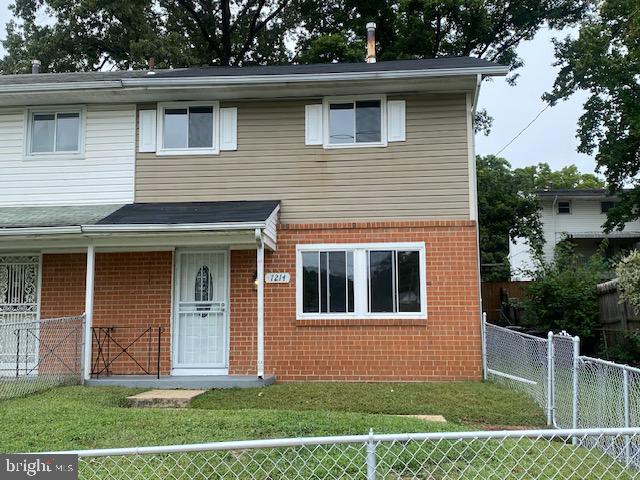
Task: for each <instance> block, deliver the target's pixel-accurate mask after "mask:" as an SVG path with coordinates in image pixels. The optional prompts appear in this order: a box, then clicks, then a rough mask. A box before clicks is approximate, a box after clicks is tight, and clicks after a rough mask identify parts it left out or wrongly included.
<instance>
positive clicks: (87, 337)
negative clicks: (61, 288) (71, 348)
mask: <svg viewBox="0 0 640 480" xmlns="http://www.w3.org/2000/svg"><path fill="white" fill-rule="evenodd" d="M95 263H96V253H95V249H94V247H93V245H89V246H88V247H87V280H86V284H85V299H84V315H85V318H84V363H83V365H84V379H85V380H89V379H90V378H91V345H92V343H93V342H92V336H91V327H92V326H93V284H94V276H95Z"/></svg>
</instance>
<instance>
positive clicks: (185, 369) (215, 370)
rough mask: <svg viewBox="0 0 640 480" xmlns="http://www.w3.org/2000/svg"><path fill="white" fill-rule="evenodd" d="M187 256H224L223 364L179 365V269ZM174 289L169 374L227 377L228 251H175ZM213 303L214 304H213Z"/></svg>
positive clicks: (200, 249)
mask: <svg viewBox="0 0 640 480" xmlns="http://www.w3.org/2000/svg"><path fill="white" fill-rule="evenodd" d="M189 254H223V255H224V257H223V258H224V268H225V272H224V279H225V282H226V286H225V289H224V290H225V297H226V298H225V299H224V301H223V312H222V315H223V321H224V334H223V339H224V353H223V364H216V365H213V364H212V365H210V366H209V365H204V366H200V365H197V364H180V362H179V351H178V349H179V348H180V347H179V345H180V340H179V332H180V295H181V291H182V288H183V286H182V285H181V281H180V277H181V268H182V261H181V257H182V255H189ZM174 256H175V257H174V271H173V279H174V288H173V305H172V312H171V332H172V333H171V374H172V375H228V373H229V343H230V312H229V303H230V297H231V295H230V292H231V278H230V271H231V268H230V254H229V249H225V250H221V249H204V248H198V249H186V248H185V249H176V250H175V253H174ZM214 303H215V302H214Z"/></svg>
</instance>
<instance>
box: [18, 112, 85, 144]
mask: <svg viewBox="0 0 640 480" xmlns="http://www.w3.org/2000/svg"><path fill="white" fill-rule="evenodd" d="M29 115H30V118H29V122H30V123H29V132H30V139H29V153H30V154H33V155H39V154H46V153H49V154H52V153H53V154H57V153H79V152H80V143H81V142H80V135H81V121H80V120H81V112H80V111H59V112H57V111H50V112H38V111H32V112H30V114H29Z"/></svg>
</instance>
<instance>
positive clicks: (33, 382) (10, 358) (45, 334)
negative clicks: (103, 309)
mask: <svg viewBox="0 0 640 480" xmlns="http://www.w3.org/2000/svg"><path fill="white" fill-rule="evenodd" d="M83 323H84V316H77V317H61V318H52V319H47V320H41V321H13V322H11V323H0V400H1V399H6V398H14V397H20V396H23V395H28V394H31V393H34V392H38V391H40V390H44V389H47V388H51V387H55V386H58V385H69V384H75V383H80V381H81V378H82V377H81V358H82V357H81V355H82V344H83V339H82V333H83V329H82V326H83Z"/></svg>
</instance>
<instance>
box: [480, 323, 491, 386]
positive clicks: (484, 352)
mask: <svg viewBox="0 0 640 480" xmlns="http://www.w3.org/2000/svg"><path fill="white" fill-rule="evenodd" d="M480 334H481V336H482V378H483V379H484V380H487V379H488V378H489V375H488V373H487V312H482V325H481V327H480Z"/></svg>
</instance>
